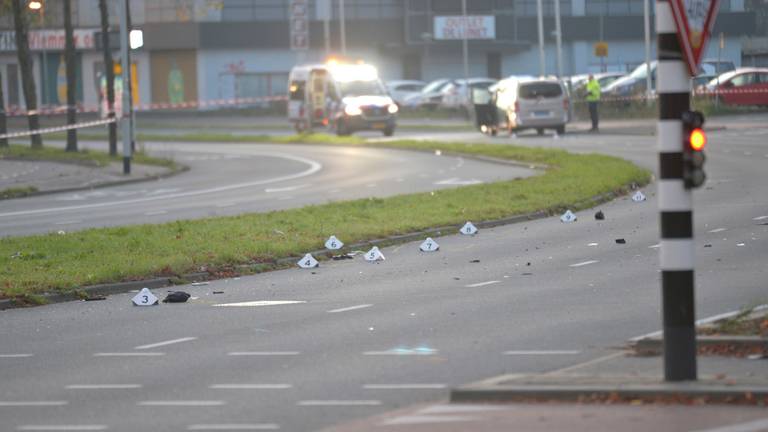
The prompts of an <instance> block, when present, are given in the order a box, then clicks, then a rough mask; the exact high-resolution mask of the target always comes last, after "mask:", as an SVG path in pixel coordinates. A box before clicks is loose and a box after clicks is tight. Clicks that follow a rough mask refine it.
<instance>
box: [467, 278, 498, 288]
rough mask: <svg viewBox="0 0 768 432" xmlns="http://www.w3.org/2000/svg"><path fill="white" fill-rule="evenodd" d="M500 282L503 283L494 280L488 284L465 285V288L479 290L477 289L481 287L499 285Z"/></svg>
mask: <svg viewBox="0 0 768 432" xmlns="http://www.w3.org/2000/svg"><path fill="white" fill-rule="evenodd" d="M499 282H501V281H497V280H492V281H488V282H479V283H474V284H469V285H465V287H467V288H477V287H481V286H486V285H493V284H497V283H499Z"/></svg>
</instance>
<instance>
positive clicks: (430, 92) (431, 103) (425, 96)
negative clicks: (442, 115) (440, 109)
mask: <svg viewBox="0 0 768 432" xmlns="http://www.w3.org/2000/svg"><path fill="white" fill-rule="evenodd" d="M450 83H451V80H450V79H448V78H441V79H436V80H434V81H431V82H430V83H429V84H427V85H426V86H424V88H423V89H421V92H419V93H417V94H414V95H411V96H408V97H406V98H405V106H407V107H411V108H429V109H435V108H437V106H438V105H440V102H441V101H442V100H443V93H441V92H440V90H442V89H443V87H445V86H447V85H448V84H450Z"/></svg>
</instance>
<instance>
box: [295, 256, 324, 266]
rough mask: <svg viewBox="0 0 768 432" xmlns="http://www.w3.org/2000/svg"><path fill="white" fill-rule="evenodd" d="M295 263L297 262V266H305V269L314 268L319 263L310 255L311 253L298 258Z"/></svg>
mask: <svg viewBox="0 0 768 432" xmlns="http://www.w3.org/2000/svg"><path fill="white" fill-rule="evenodd" d="M296 264H298V265H299V267H301V268H305V269H308V268H315V267H318V266H319V265H320V263H319V262H317V260H316V259H315V257H313V256H312V254H306V255H304V258H302V259H300V260H299V262H297V263H296Z"/></svg>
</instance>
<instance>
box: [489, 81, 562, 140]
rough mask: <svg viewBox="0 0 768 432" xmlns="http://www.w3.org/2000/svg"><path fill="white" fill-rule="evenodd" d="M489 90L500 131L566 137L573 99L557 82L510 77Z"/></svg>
mask: <svg viewBox="0 0 768 432" xmlns="http://www.w3.org/2000/svg"><path fill="white" fill-rule="evenodd" d="M489 90H491V91H492V93H493V94H494V99H495V105H496V108H497V110H498V113H497V118H498V127H499V129H506V130H508V131H509V133H510V134H511V133H514V132H517V131H520V130H524V129H535V130H536V132H538V133H539V135H542V134H544V130H545V129H554V130H555V131H556V132H557V133H558V135H562V134H564V133H565V125H566V124H567V123H568V122H569V121H570V99H569V97H568V91H567V90H566V88H565V85H563V83H562V81H560V80H558V79H557V78H531V77H511V78H507V79H504V80H502V81H499V82H498V84H496V85H495V86H493V87H491V88H490V89H489Z"/></svg>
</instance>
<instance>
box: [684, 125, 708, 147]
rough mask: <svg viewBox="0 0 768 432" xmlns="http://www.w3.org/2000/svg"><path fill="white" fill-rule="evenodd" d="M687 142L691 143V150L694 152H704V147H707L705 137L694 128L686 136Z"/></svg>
mask: <svg viewBox="0 0 768 432" xmlns="http://www.w3.org/2000/svg"><path fill="white" fill-rule="evenodd" d="M688 142H689V143H691V148H692V149H693V150H696V151H702V150H704V146H706V145H707V135H706V134H705V133H704V131H703V130H701V129H699V128H696V129H694V130H692V131H691V134H690V136H688Z"/></svg>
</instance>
